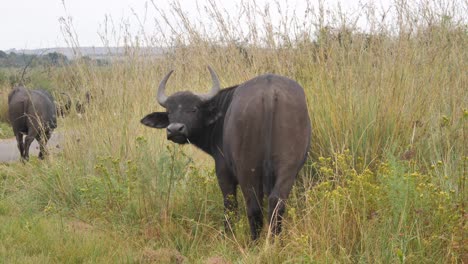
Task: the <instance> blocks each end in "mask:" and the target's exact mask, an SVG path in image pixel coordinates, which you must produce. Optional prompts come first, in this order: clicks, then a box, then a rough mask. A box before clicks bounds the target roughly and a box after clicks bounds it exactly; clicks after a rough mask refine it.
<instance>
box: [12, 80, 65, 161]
mask: <svg viewBox="0 0 468 264" xmlns="http://www.w3.org/2000/svg"><path fill="white" fill-rule="evenodd" d="M8 113H9V119H10V123H11V125H12V127H13V132H14V134H15V137H16V141H17V143H18V149H19V152H20V155H21V158H22V160H29V147H30V146H31V143H32V142H33V140H34V139H36V140H37V141H38V142H39V146H40V152H39V158H40V159H43V158H44V156H45V154H46V149H45V146H46V144H47V141H48V140H49V139H50V137H51V135H52V132H53V130H54V129H55V128H57V114H56V107H55V103H54V98H53V97H52V95H51V94H50V93H49V92H48V91H46V90H42V89H37V90H30V89H27V88H25V87H23V86H18V87H15V88H13V90H12V91H11V92H10V94H9V95H8ZM23 136H25V138H24V141H23Z"/></svg>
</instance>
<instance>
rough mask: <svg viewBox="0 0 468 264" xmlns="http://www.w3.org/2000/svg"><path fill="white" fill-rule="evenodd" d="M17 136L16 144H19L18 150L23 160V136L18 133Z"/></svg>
mask: <svg viewBox="0 0 468 264" xmlns="http://www.w3.org/2000/svg"><path fill="white" fill-rule="evenodd" d="M15 134H16V143H17V144H18V150H19V152H20V156H21V159H23V156H24V143H23V134H22V133H20V132H18V133H15Z"/></svg>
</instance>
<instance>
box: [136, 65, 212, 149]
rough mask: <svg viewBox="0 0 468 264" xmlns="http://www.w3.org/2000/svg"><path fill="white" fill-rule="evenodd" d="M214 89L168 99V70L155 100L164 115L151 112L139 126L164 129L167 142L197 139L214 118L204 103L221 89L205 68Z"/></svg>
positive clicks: (184, 93)
mask: <svg viewBox="0 0 468 264" xmlns="http://www.w3.org/2000/svg"><path fill="white" fill-rule="evenodd" d="M208 69H209V71H210V74H211V78H212V81H213V87H212V89H211V91H210V92H209V93H208V94H201V95H198V94H193V93H191V92H188V91H184V92H177V93H175V94H173V95H171V96H169V97H166V96H165V95H164V90H165V88H166V83H167V80H168V79H169V77H170V76H171V74H172V71H170V72H169V73H168V74H167V75H166V77H164V79H163V80H162V81H161V83H160V85H159V88H158V95H157V100H158V102H159V104H160V105H161V106H163V107H164V108H166V112H154V113H151V114H149V115H147V116H145V117H144V118H143V119H141V123H142V124H144V125H146V126H149V127H153V128H166V133H167V139H168V140H171V141H173V142H175V143H179V144H185V143H189V142H190V139H191V138H196V137H198V136H199V135H200V134H201V133H202V131H203V129H204V127H206V126H208V125H210V124H212V123H213V122H214V121H215V120H216V119H217V115H216V113H214V111H213V109H211V107H210V104H209V103H207V102H208V101H209V100H210V99H211V98H213V97H214V96H215V95H216V94H217V93H218V91H219V90H220V86H219V80H218V77H217V76H216V73H215V72H214V71H213V70H212V69H211V68H210V67H208Z"/></svg>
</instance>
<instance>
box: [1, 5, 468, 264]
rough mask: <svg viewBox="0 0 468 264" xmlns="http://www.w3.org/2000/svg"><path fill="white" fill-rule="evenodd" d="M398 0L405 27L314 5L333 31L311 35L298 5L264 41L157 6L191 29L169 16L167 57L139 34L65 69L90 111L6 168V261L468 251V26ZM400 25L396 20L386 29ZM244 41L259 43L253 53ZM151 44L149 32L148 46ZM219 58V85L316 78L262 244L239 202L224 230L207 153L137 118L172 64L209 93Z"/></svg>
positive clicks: (188, 85) (66, 82)
mask: <svg viewBox="0 0 468 264" xmlns="http://www.w3.org/2000/svg"><path fill="white" fill-rule="evenodd" d="M452 4H455V2H454V3H452ZM395 5H397V6H399V7H400V9H392V10H393V11H392V12H396V13H393V15H398V14H400V15H401V16H400V19H401V21H397V22H398V23H397V25H396V24H392V22H390V21H382V22H375V21H380V20H373V21H374V22H373V23H374V24H372V25H373V26H374V27H373V28H377V29H379V30H377V31H376V32H374V34H372V35H363V34H362V32H359V31H357V30H355V29H351V28H352V27H351V26H350V25H348V24H347V23H345V22H343V23H344V24H340V23H341V21H334V22H333V17H334V16H332V15H330V16H331V17H326V16H327V14H326V13H324V14H316V15H317V17H320V16H325V17H323V18H328V19H331V20H332V22H329V23H330V25H329V26H330V27H334V28H337V30H332V29H331V28H330V27H325V26H326V25H322V27H321V28H315V29H316V32H315V33H314V34H315V35H313V34H309V35H307V34H306V33H307V32H306V31H304V32H303V31H302V30H304V28H303V27H302V26H300V25H297V24H294V23H293V22H294V21H293V22H292V23H289V22H288V18H287V17H285V16H283V17H281V20H280V21H281V22H282V23H283V22H284V23H283V24H284V27H278V28H275V27H270V25H269V24H268V23H269V22H268V21H272V20H271V17H269V15H268V14H267V13H264V14H261V15H262V17H263V18H264V20H263V24H262V23H260V24H259V25H257V26H258V29H260V31H261V32H262V33H263V34H264V35H265V36H264V38H261V37H255V36H253V35H246V34H244V33H243V32H239V30H238V28H237V27H235V26H234V25H233V24H232V23H233V22H230V19H229V17H227V16H226V15H223V12H222V9H220V8H219V7H216V6H213V8H214V9H213V10H212V11H213V12H215V13H216V14H218V15H219V16H211V17H212V20H211V22H212V23H214V24H215V25H217V26H218V27H220V28H223V27H224V26H226V27H224V29H225V31H222V32H224V33H223V35H222V37H223V38H222V39H223V41H221V42H217V41H215V40H214V38H213V37H212V36H211V35H210V34H209V33H207V32H209V31H208V30H204V28H200V27H199V26H198V24H200V23H196V22H193V23H194V24H193V25H192V24H190V23H189V22H187V21H188V20H184V12H179V11H181V10H180V9H179V8H178V7H177V6H174V7H173V10H172V11H174V12H173V13H162V14H160V15H157V16H156V19H157V20H158V21H159V22H160V23H162V24H164V23H165V22H164V21H165V20H164V19H163V18H162V17H161V16H170V15H172V16H174V18H175V21H179V22H177V23H180V24H178V26H176V27H173V28H175V29H177V30H178V31H177V30H176V32H173V34H172V35H170V36H167V35H166V36H165V37H160V38H162V39H161V41H163V42H165V43H167V44H168V45H170V46H171V47H172V48H173V50H172V52H171V53H168V54H166V55H163V56H160V57H157V58H153V57H150V56H141V54H140V53H142V52H144V51H143V50H141V49H140V48H139V47H140V45H141V44H147V43H133V42H131V43H128V45H129V46H128V50H129V52H128V54H127V55H126V56H125V57H124V58H123V59H122V60H119V61H115V62H114V63H113V64H111V65H109V66H105V67H98V66H96V65H90V64H83V63H76V64H73V65H70V66H68V67H66V68H59V69H52V70H51V72H50V80H48V81H47V83H48V84H53V85H51V86H52V87H55V86H54V85H57V87H59V86H60V84H62V85H63V86H61V87H65V88H64V89H66V90H70V91H74V92H75V93H76V94H77V95H78V96H80V95H81V96H82V94H80V93H81V92H82V90H79V89H78V90H77V89H76V87H77V86H76V85H77V84H80V85H83V86H85V87H86V89H88V90H89V91H90V92H91V94H92V95H93V100H92V103H91V104H90V106H89V107H88V108H87V111H86V113H85V114H83V115H82V116H81V117H80V116H79V115H76V113H72V114H70V115H69V116H67V117H66V118H64V119H61V120H60V122H59V125H60V126H61V128H62V129H61V131H63V134H64V141H63V142H62V143H61V146H62V147H63V151H62V152H61V153H60V154H53V155H51V156H50V157H48V159H47V160H45V161H39V160H37V158H35V157H33V158H32V159H31V161H30V162H29V163H27V164H24V165H23V164H21V163H13V164H8V165H5V164H0V222H1V223H2V225H0V259H1V260H2V261H3V262H17V263H18V262H21V263H23V262H40V263H41V262H43V263H50V262H59V263H61V262H92V263H94V262H99V263H102V262H104V263H106V262H116V261H117V262H152V261H153V262H154V261H159V262H162V263H171V262H172V263H177V262H180V261H184V260H185V262H186V263H220V261H225V262H226V263H229V262H230V263H330V262H332V263H356V262H357V263H401V262H405V263H463V261H465V262H466V259H467V255H466V252H468V249H467V248H466V243H464V239H465V240H466V232H467V231H466V230H467V226H466V212H465V206H466V202H465V200H466V173H467V162H468V156H467V149H466V146H468V144H467V129H468V103H467V102H468V94H467V93H466V91H465V90H466V88H465V87H466V84H467V83H468V79H467V75H466V74H464V73H465V72H466V69H467V60H466V58H467V54H468V53H467V48H466V47H468V45H467V44H468V43H467V42H468V41H467V40H468V38H467V25H466V21H461V22H460V21H457V20H456V17H457V16H456V15H457V14H456V13H453V14H451V19H449V18H447V17H445V16H443V14H441V13H440V10H437V9H431V8H433V7H431V6H430V5H424V4H421V5H419V6H418V8H416V9H414V7H410V6H400V5H402V3H401V2H397V3H395ZM210 10H211V9H210ZM395 10H397V11H395ZM398 10H399V11H398ZM455 10H463V9H462V8H459V9H455ZM429 11H430V12H429ZM246 12H247V11H246ZM398 12H400V13H398ZM447 12H448V11H447ZM453 12H455V11H453ZM334 14H339V12H338V13H334ZM249 15H252V14H251V13H249V12H247V13H245V16H249ZM200 17H207V16H200ZM208 17H210V16H208ZM335 17H343V16H335ZM242 19H245V17H243V18H242ZM310 20H311V21H312V22H308V23H311V24H309V25H308V26H310V27H311V28H312V29H313V28H314V23H313V21H314V19H313V18H310ZM167 21H169V20H167ZM171 21H172V20H171ZM251 21H253V20H251ZM324 21H327V20H324ZM184 22H186V23H185V24H184ZM429 22H430V23H429ZM187 23H189V24H187ZM230 23H231V24H230ZM201 25H205V24H203V23H201ZM294 25H295V26H294ZM392 25H393V26H394V27H400V28H399V29H400V30H401V31H399V32H398V31H397V32H393V31H391V27H392ZM66 26H69V27H72V25H68V24H67V25H66ZM173 26H174V25H173ZM250 26H253V25H252V24H250ZM206 27H207V26H206ZM289 27H292V28H289ZM410 29H412V31H411V30H410ZM287 32H298V33H296V35H288V34H286V33H287ZM312 35H313V36H312ZM161 36H164V35H161ZM232 36H242V37H245V38H246V39H247V44H245V45H244V48H245V50H246V52H247V55H246V54H245V53H243V52H240V50H239V44H238V43H237V42H236V41H235V39H234V38H233V37H232ZM68 37H70V36H68ZM128 37H129V38H128V39H136V38H133V37H134V36H128ZM145 37H149V36H147V35H143V36H140V38H139V39H142V40H148V39H150V38H145ZM71 43H74V42H73V41H71ZM143 55H144V54H143ZM206 65H212V66H213V68H214V69H215V70H216V71H217V72H218V75H219V77H220V80H221V83H222V85H223V86H230V85H233V84H237V83H241V82H243V81H245V80H247V79H249V78H251V77H254V76H256V75H258V74H261V73H265V72H274V73H278V74H283V75H286V76H289V77H291V78H293V79H295V80H297V81H298V82H299V83H300V84H301V85H302V86H303V87H304V89H305V92H306V97H307V101H308V107H309V112H310V117H311V122H312V127H313V134H312V146H311V152H310V155H309V159H308V161H307V163H306V166H305V167H304V169H303V170H302V172H301V173H300V175H299V177H298V180H297V182H296V185H295V187H294V189H293V191H292V193H291V196H290V199H289V200H288V207H287V214H286V218H285V228H284V231H283V233H282V234H281V235H280V236H279V237H278V238H276V239H273V238H270V237H269V236H268V233H267V231H266V230H264V232H263V234H262V236H261V239H260V240H259V241H258V242H256V243H252V242H251V241H250V239H249V228H248V223H247V219H246V215H245V208H244V207H243V201H242V199H241V197H239V198H240V204H241V208H240V213H239V218H238V220H237V221H236V222H235V224H234V228H233V230H232V232H228V233H227V234H224V233H223V224H222V222H223V219H224V216H223V204H222V198H221V193H220V190H219V187H218V184H217V181H216V176H215V173H214V165H213V162H212V161H211V159H210V157H208V156H206V155H205V154H203V153H202V152H201V151H199V150H197V149H195V147H193V146H178V145H175V144H172V143H169V142H167V141H166V139H165V135H164V133H163V131H156V130H153V129H148V128H146V127H144V126H143V125H141V124H140V123H139V120H140V119H141V118H142V117H143V116H144V115H145V114H147V113H149V112H153V111H155V110H158V109H161V108H160V106H158V105H156V102H155V94H156V87H157V84H158V83H159V81H160V79H161V77H162V76H164V74H166V73H167V71H168V70H169V69H172V68H174V69H175V74H174V76H173V78H171V80H170V82H169V84H168V90H169V92H174V91H176V90H182V89H191V90H194V91H198V92H200V91H205V90H207V89H208V88H207V87H210V85H211V83H210V80H209V74H208V72H207V70H206ZM37 79H40V76H37ZM80 87H81V86H80ZM239 193H240V192H239ZM2 261H0V262H2ZM215 261H218V262H215ZM221 263H223V262H221Z"/></svg>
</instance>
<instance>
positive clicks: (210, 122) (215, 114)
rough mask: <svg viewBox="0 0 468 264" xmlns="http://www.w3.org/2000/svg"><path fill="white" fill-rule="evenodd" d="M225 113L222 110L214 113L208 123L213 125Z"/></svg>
mask: <svg viewBox="0 0 468 264" xmlns="http://www.w3.org/2000/svg"><path fill="white" fill-rule="evenodd" d="M221 116H223V114H222V113H221V112H217V113H216V112H215V113H213V114H212V115H211V116H210V117H209V118H208V119H207V120H206V125H211V124H213V123H214V122H216V121H217V120H218V119H219V118H220V117H221Z"/></svg>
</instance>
